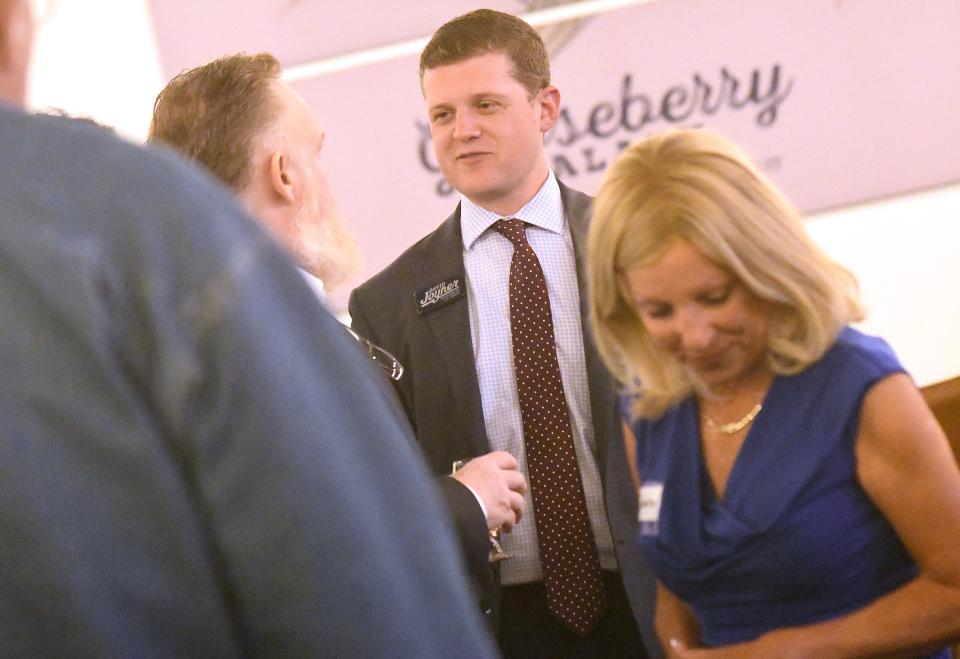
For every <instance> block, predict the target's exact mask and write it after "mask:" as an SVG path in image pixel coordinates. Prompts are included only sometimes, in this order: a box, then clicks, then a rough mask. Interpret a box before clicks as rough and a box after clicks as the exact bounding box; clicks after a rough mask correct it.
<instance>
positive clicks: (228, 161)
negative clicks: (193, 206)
mask: <svg viewBox="0 0 960 659" xmlns="http://www.w3.org/2000/svg"><path fill="white" fill-rule="evenodd" d="M280 71H281V67H280V62H278V61H277V58H275V57H274V56H273V55H271V54H270V53H259V54H257V55H246V54H244V53H239V54H237V55H230V56H229V57H222V58H220V59H217V60H214V61H212V62H210V63H209V64H204V65H203V66H199V67H197V68H195V69H190V70H189V71H184V72H182V73H180V74H179V75H178V76H176V77H175V78H174V79H173V80H171V81H170V82H169V83H168V84H167V86H166V87H164V89H163V91H161V92H160V94H158V95H157V100H156V101H155V102H154V104H153V120H152V121H151V122H150V132H149V134H148V136H147V139H148V141H150V142H159V143H163V144H167V145H169V146H171V147H173V148H174V149H177V150H178V151H180V152H182V153H183V154H184V155H186V156H187V157H188V158H190V159H191V160H195V161H197V162H199V163H201V164H202V165H204V166H205V167H207V169H209V170H210V171H211V172H213V174H214V175H215V176H217V177H218V178H220V179H221V180H222V181H223V182H224V183H226V184H227V185H229V186H230V187H231V188H233V189H234V190H236V191H238V192H239V191H242V190H243V189H244V188H245V187H246V185H247V183H248V182H249V180H250V163H251V161H252V160H253V155H254V153H253V151H254V148H255V139H256V137H257V136H258V135H260V134H261V133H262V132H263V131H264V129H265V128H266V127H267V126H268V125H269V123H270V119H271V116H272V115H273V114H274V109H275V106H274V104H273V100H272V95H273V91H272V89H271V83H272V82H273V81H275V80H278V79H279V78H280Z"/></svg>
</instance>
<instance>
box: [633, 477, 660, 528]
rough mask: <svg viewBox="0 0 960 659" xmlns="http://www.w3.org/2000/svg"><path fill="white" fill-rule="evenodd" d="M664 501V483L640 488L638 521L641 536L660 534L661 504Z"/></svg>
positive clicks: (650, 484)
mask: <svg viewBox="0 0 960 659" xmlns="http://www.w3.org/2000/svg"><path fill="white" fill-rule="evenodd" d="M662 500H663V483H657V482H656V481H652V482H649V483H644V484H643V485H642V486H641V487H640V501H639V506H638V508H639V510H638V513H637V521H638V522H640V534H641V535H658V534H659V533H660V503H661V501H662Z"/></svg>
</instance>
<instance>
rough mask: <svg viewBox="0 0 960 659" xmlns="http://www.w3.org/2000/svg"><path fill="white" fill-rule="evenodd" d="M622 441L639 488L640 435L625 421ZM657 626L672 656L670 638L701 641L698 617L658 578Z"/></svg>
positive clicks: (668, 653)
mask: <svg viewBox="0 0 960 659" xmlns="http://www.w3.org/2000/svg"><path fill="white" fill-rule="evenodd" d="M623 444H624V448H625V452H626V454H627V462H629V464H630V477H631V478H632V479H633V486H634V488H635V489H636V490H637V492H639V491H640V472H639V471H638V468H637V438H636V436H635V435H634V434H633V430H631V428H630V426H628V425H627V424H626V423H624V424H623ZM654 626H655V627H656V630H657V636H659V637H660V644H661V645H662V646H663V648H664V649H665V650H666V652H667V656H671V652H670V645H669V643H670V641H671V639H677V640H679V641H683V642H684V643H685V644H686V645H688V646H689V647H696V646H697V645H699V644H700V626H699V625H698V624H697V620H696V618H694V617H693V613H691V611H690V609H688V608H687V605H686V604H684V603H683V602H682V601H681V600H680V598H678V597H677V596H676V595H674V594H673V593H671V592H670V591H669V590H668V589H667V588H666V587H665V586H664V585H663V584H662V583H660V581H659V580H658V581H657V603H656V611H655V612H654Z"/></svg>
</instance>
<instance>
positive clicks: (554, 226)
mask: <svg viewBox="0 0 960 659" xmlns="http://www.w3.org/2000/svg"><path fill="white" fill-rule="evenodd" d="M509 217H513V218H517V219H518V220H523V221H524V222H526V223H527V224H533V225H535V226H538V227H541V228H543V229H546V230H548V231H552V232H554V233H562V231H563V200H562V199H561V198H560V185H559V184H558V183H557V177H556V176H554V174H553V170H552V169H551V170H549V172H548V174H547V180H546V181H544V182H543V185H541V186H540V189H539V190H538V191H537V194H535V195H533V197H532V198H531V199H530V201H528V202H527V203H526V204H524V205H523V207H522V208H521V209H520V210H518V211H517V212H516V213H514V214H513V215H510V216H509ZM502 219H505V216H503V215H498V214H497V213H494V212H493V211H489V210H487V209H486V208H483V207H481V206H478V205H477V204H475V203H473V202H472V201H470V200H469V199H467V197H466V196H464V195H462V194H461V195H460V232H461V234H462V235H463V247H464V249H470V248H471V247H473V243H475V242H476V241H477V238H479V237H480V236H481V235H482V234H483V232H484V231H486V230H487V229H489V228H490V226H491V225H492V224H493V223H494V222H496V221H497V220H502Z"/></svg>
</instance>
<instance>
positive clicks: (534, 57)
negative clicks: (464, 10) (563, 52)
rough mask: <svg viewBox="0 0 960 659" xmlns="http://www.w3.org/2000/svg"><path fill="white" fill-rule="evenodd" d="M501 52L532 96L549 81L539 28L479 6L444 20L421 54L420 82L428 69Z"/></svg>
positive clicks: (548, 70) (547, 61)
mask: <svg viewBox="0 0 960 659" xmlns="http://www.w3.org/2000/svg"><path fill="white" fill-rule="evenodd" d="M492 52H502V53H505V54H506V55H507V56H508V57H509V58H510V61H511V62H513V71H511V74H512V75H513V77H514V78H515V79H516V80H517V82H519V83H520V84H521V85H523V86H524V87H525V88H526V89H527V93H528V94H529V95H530V97H531V98H533V97H534V96H535V95H536V94H537V92H539V91H540V90H541V89H543V88H544V87H546V86H548V85H549V84H550V58H549V57H548V56H547V47H546V46H545V45H544V44H543V39H541V38H540V35H539V34H537V31H536V30H534V29H533V28H532V27H530V24H529V23H527V22H526V21H524V20H523V19H520V18H517V17H516V16H511V15H510V14H505V13H503V12H500V11H494V10H492V9H477V10H476V11H472V12H470V13H469V14H464V15H463V16H458V17H457V18H454V19H453V20H451V21H448V22H447V23H444V24H443V25H442V26H441V27H440V29H439V30H437V31H436V32H435V33H434V34H433V37H432V38H431V39H430V42H429V43H428V44H427V46H426V48H424V49H423V52H422V53H421V54H420V84H421V86H422V85H423V74H424V72H426V71H427V69H435V68H437V67H438V66H446V65H447V64H456V63H457V62H461V61H463V60H465V59H469V58H471V57H475V56H477V55H483V54H485V53H492Z"/></svg>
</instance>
